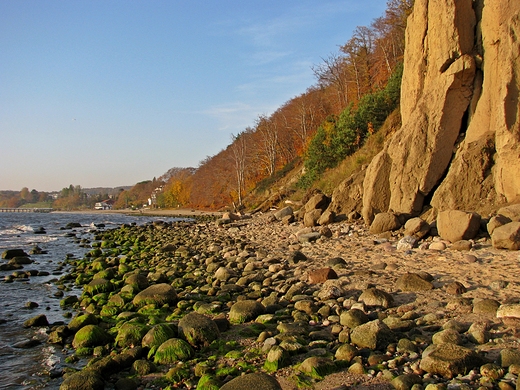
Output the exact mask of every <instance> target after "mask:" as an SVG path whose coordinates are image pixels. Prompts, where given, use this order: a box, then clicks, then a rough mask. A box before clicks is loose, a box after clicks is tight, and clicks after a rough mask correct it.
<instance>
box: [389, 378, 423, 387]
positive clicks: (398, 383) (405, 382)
mask: <svg viewBox="0 0 520 390" xmlns="http://www.w3.org/2000/svg"><path fill="white" fill-rule="evenodd" d="M390 383H391V385H392V386H393V387H394V389H395V390H410V389H412V386H413V385H416V384H422V378H421V377H420V376H419V375H416V374H402V375H399V376H397V377H395V378H394V379H392V381H391V382H390Z"/></svg>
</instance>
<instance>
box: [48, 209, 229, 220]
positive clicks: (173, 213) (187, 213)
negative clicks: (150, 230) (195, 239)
mask: <svg viewBox="0 0 520 390" xmlns="http://www.w3.org/2000/svg"><path fill="white" fill-rule="evenodd" d="M53 213H60V214H124V215H132V216H147V217H181V218H182V217H201V216H214V217H217V216H221V215H222V213H221V212H218V211H202V210H195V209H144V210H71V211H63V210H56V211H53Z"/></svg>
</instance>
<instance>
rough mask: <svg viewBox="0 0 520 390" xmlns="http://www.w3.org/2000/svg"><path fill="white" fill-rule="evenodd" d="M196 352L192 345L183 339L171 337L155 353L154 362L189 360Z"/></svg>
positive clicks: (168, 362) (167, 362) (164, 362)
mask: <svg viewBox="0 0 520 390" xmlns="http://www.w3.org/2000/svg"><path fill="white" fill-rule="evenodd" d="M194 353H195V352H194V351H193V348H192V347H191V345H189V344H188V343H187V342H186V341H184V340H181V339H176V338H173V339H169V340H166V341H165V342H164V343H162V344H161V345H160V346H159V348H157V351H156V352H155V355H154V359H153V361H154V363H157V364H173V363H177V362H178V361H186V360H189V359H190V358H191V357H192V356H193V354H194Z"/></svg>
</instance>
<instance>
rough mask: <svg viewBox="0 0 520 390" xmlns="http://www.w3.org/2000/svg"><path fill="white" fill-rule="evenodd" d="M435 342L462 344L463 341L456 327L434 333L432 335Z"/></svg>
mask: <svg viewBox="0 0 520 390" xmlns="http://www.w3.org/2000/svg"><path fill="white" fill-rule="evenodd" d="M432 343H433V344H446V343H449V344H456V345H460V344H461V343H462V337H461V335H460V334H459V332H457V331H456V330H454V329H444V330H442V331H440V332H437V333H434V334H433V336H432Z"/></svg>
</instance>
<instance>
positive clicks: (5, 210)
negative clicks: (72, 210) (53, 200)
mask: <svg viewBox="0 0 520 390" xmlns="http://www.w3.org/2000/svg"><path fill="white" fill-rule="evenodd" d="M52 211H54V209H52V208H37V207H33V208H22V207H0V213H50V212H52Z"/></svg>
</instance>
